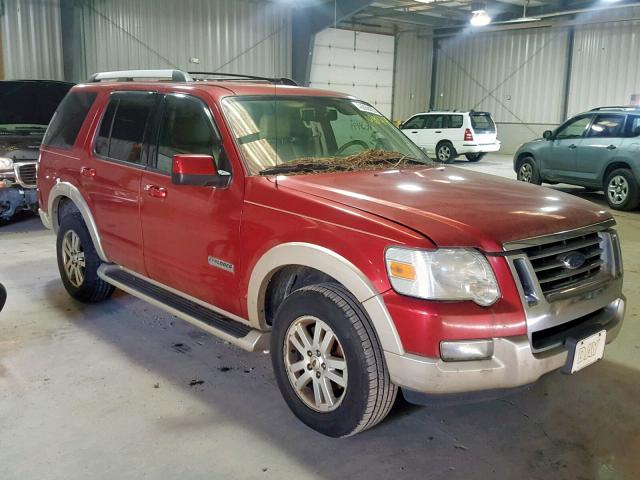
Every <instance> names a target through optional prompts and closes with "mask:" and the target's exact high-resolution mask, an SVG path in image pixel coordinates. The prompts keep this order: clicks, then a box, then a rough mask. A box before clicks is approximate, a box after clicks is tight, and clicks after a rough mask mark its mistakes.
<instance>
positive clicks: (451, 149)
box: [400, 110, 500, 163]
mask: <svg viewBox="0 0 640 480" xmlns="http://www.w3.org/2000/svg"><path fill="white" fill-rule="evenodd" d="M400 128H401V129H402V131H403V133H404V134H405V135H406V136H407V137H409V138H410V139H411V140H413V143H415V144H416V145H418V146H419V147H420V148H422V150H424V151H425V152H426V153H427V155H429V156H432V157H434V156H435V158H436V160H438V161H440V162H443V163H450V162H452V161H453V160H454V159H455V158H456V157H457V156H458V155H465V156H466V157H467V160H469V161H470V162H477V161H478V160H480V159H481V158H482V157H484V155H485V154H486V153H487V152H497V151H498V150H500V142H499V141H498V140H497V135H498V134H497V130H496V124H495V123H494V122H493V119H492V118H491V115H490V114H489V113H487V112H474V111H473V110H472V111H470V112H455V111H454V112H428V113H416V114H415V115H414V116H412V117H410V118H409V119H408V120H406V121H405V122H403V123H402V124H400Z"/></svg>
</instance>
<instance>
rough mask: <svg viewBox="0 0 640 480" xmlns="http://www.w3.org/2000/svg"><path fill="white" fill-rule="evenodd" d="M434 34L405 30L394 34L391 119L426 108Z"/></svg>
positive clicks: (398, 118)
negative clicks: (394, 54)
mask: <svg viewBox="0 0 640 480" xmlns="http://www.w3.org/2000/svg"><path fill="white" fill-rule="evenodd" d="M432 58H433V37H432V36H431V35H430V33H429V32H416V31H407V32H400V33H398V34H397V35H396V61H395V75H394V85H393V114H392V117H393V119H394V120H405V119H406V118H407V117H409V116H410V115H412V114H414V113H416V112H419V111H425V110H427V109H428V108H429V97H430V94H431V69H432Z"/></svg>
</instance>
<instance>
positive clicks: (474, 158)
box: [465, 152, 487, 162]
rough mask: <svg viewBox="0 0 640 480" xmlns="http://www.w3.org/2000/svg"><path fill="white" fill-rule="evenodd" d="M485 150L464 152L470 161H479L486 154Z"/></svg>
mask: <svg viewBox="0 0 640 480" xmlns="http://www.w3.org/2000/svg"><path fill="white" fill-rule="evenodd" d="M486 154H487V153H486V152H480V153H467V154H465V157H467V160H469V161H470V162H479V161H480V160H482V158H483V157H484V156H485V155H486Z"/></svg>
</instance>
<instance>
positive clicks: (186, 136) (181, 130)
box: [155, 95, 225, 173]
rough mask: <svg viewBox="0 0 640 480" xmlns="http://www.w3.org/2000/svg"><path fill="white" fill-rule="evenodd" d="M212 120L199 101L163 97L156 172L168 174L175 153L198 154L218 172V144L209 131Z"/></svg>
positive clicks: (220, 147) (220, 146)
mask: <svg viewBox="0 0 640 480" xmlns="http://www.w3.org/2000/svg"><path fill="white" fill-rule="evenodd" d="M212 121H213V120H212V118H211V114H210V112H209V109H208V108H207V106H206V105H205V104H204V103H203V102H202V101H201V100H199V99H197V98H195V97H189V96H186V97H184V96H173V95H169V96H167V99H166V102H165V107H164V113H163V118H162V124H161V126H160V137H159V140H158V155H157V159H156V165H155V166H156V168H157V169H159V170H162V171H163V172H167V173H170V172H171V165H172V163H173V156H174V155H176V154H178V153H199V154H204V155H211V156H213V158H214V159H216V161H217V163H218V168H223V169H225V168H224V167H223V166H221V165H219V160H220V153H221V152H222V144H221V141H220V139H219V137H218V135H217V134H216V132H215V131H214V129H213V126H212Z"/></svg>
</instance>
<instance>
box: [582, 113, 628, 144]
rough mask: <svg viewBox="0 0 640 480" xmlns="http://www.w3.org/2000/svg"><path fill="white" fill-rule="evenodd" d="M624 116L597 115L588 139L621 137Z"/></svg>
mask: <svg viewBox="0 0 640 480" xmlns="http://www.w3.org/2000/svg"><path fill="white" fill-rule="evenodd" d="M624 119H625V117H624V115H614V114H607V115H598V116H597V117H596V119H595V120H594V122H593V124H592V125H591V128H590V129H589V133H588V134H587V136H588V137H603V138H609V137H621V136H622V130H623V126H624Z"/></svg>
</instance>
